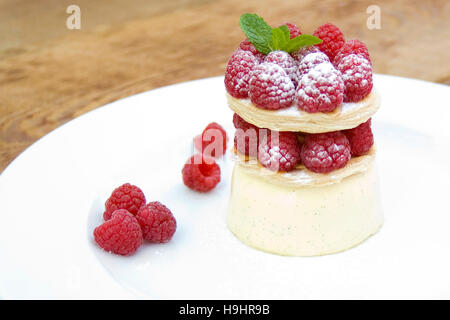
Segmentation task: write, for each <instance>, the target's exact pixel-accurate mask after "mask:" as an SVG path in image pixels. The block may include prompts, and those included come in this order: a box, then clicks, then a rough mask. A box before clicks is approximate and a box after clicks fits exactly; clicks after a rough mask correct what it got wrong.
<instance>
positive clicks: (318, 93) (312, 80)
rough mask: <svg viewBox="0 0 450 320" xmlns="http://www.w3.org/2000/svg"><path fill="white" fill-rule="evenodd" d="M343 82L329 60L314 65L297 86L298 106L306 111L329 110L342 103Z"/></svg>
mask: <svg viewBox="0 0 450 320" xmlns="http://www.w3.org/2000/svg"><path fill="white" fill-rule="evenodd" d="M343 94H344V82H343V80H342V77H341V74H340V73H339V72H338V71H337V70H336V69H335V68H334V67H333V65H332V64H331V63H330V62H323V63H320V64H318V65H316V66H315V67H314V68H312V69H311V70H309V72H308V73H307V74H305V75H303V76H302V78H301V79H300V83H299V85H298V88H297V104H298V107H299V108H300V109H302V110H304V111H306V112H309V113H315V112H331V111H333V110H334V109H336V108H337V107H338V106H339V105H341V104H342V101H343Z"/></svg>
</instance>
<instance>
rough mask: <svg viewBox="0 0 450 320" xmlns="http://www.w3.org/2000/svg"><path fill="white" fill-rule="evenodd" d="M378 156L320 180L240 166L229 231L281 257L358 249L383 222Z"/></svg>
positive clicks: (233, 189)
mask: <svg viewBox="0 0 450 320" xmlns="http://www.w3.org/2000/svg"><path fill="white" fill-rule="evenodd" d="M373 153H374V151H373V150H372V151H371V154H369V155H368V156H365V157H358V158H355V159H359V160H358V161H353V163H350V162H349V163H348V164H347V166H346V167H345V168H343V169H340V170H341V171H339V170H336V171H339V172H331V173H329V174H321V175H320V176H321V179H319V180H317V179H314V177H316V174H314V173H312V172H309V171H308V170H307V169H304V168H303V169H302V168H299V169H296V170H294V171H293V173H274V174H272V175H271V176H269V175H268V174H264V171H260V172H261V173H262V174H258V173H257V172H256V167H254V166H255V165H246V164H243V163H240V162H237V163H236V165H235V167H234V170H233V179H232V186H231V196H230V204H229V212H228V217H227V224H228V228H229V229H230V230H231V231H232V232H233V233H234V234H235V235H236V237H238V238H239V239H240V240H241V241H242V242H243V243H245V244H247V245H249V246H251V247H254V248H256V249H259V250H262V251H266V252H271V253H275V254H279V255H289V256H318V255H325V254H331V253H336V252H340V251H343V250H346V249H349V248H351V247H354V246H356V245H358V244H359V243H361V242H363V241H364V240H365V239H367V238H368V237H370V236H371V235H373V234H375V233H376V232H377V231H378V230H379V228H380V227H381V225H382V224H383V216H382V211H381V207H380V202H379V193H378V182H377V176H376V170H375V167H374V154H373ZM352 160H354V159H352ZM302 171H303V173H302ZM292 175H297V176H309V177H310V178H311V177H312V180H311V179H309V182H307V181H308V179H306V180H305V179H304V180H303V182H306V183H301V182H300V180H298V179H294V180H293V179H292ZM314 182H318V183H314Z"/></svg>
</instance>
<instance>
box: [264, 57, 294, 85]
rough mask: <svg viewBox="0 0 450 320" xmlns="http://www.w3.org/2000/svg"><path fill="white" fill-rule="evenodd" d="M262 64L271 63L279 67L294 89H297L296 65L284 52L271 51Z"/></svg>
mask: <svg viewBox="0 0 450 320" xmlns="http://www.w3.org/2000/svg"><path fill="white" fill-rule="evenodd" d="M264 62H271V63H275V64H276V65H279V66H280V67H282V68H283V70H284V71H286V73H287V75H288V76H289V78H290V79H291V81H292V83H293V84H294V87H297V82H298V79H297V63H296V62H295V60H294V58H292V57H291V55H290V54H289V53H287V52H286V51H272V52H269V54H268V55H267V56H266V58H265V59H264Z"/></svg>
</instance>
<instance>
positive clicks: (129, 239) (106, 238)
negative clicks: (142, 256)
mask: <svg viewBox="0 0 450 320" xmlns="http://www.w3.org/2000/svg"><path fill="white" fill-rule="evenodd" d="M94 239H95V242H97V244H98V245H99V246H100V247H102V248H103V249H104V250H106V251H108V252H113V253H115V254H120V255H123V256H126V255H129V254H132V253H134V252H135V251H136V250H137V249H138V248H139V247H140V246H141V245H142V231H141V227H140V226H139V223H138V221H137V220H136V218H135V217H134V216H133V215H132V214H131V213H129V212H128V211H127V210H125V209H119V210H116V211H114V212H113V214H112V216H111V219H110V220H108V221H106V222H104V223H103V224H102V225H100V226H98V227H97V228H95V230H94Z"/></svg>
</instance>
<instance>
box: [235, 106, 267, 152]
mask: <svg viewBox="0 0 450 320" xmlns="http://www.w3.org/2000/svg"><path fill="white" fill-rule="evenodd" d="M233 124H234V127H235V128H236V132H235V134H234V147H235V148H236V150H237V152H239V153H240V154H243V155H246V156H252V157H256V155H257V152H258V143H259V136H260V135H261V134H264V133H266V134H267V132H269V130H268V129H260V128H258V127H257V126H255V125H253V124H251V123H248V122H247V121H245V120H244V119H242V118H241V117H240V116H239V115H238V114H237V113H235V114H234V115H233Z"/></svg>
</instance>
